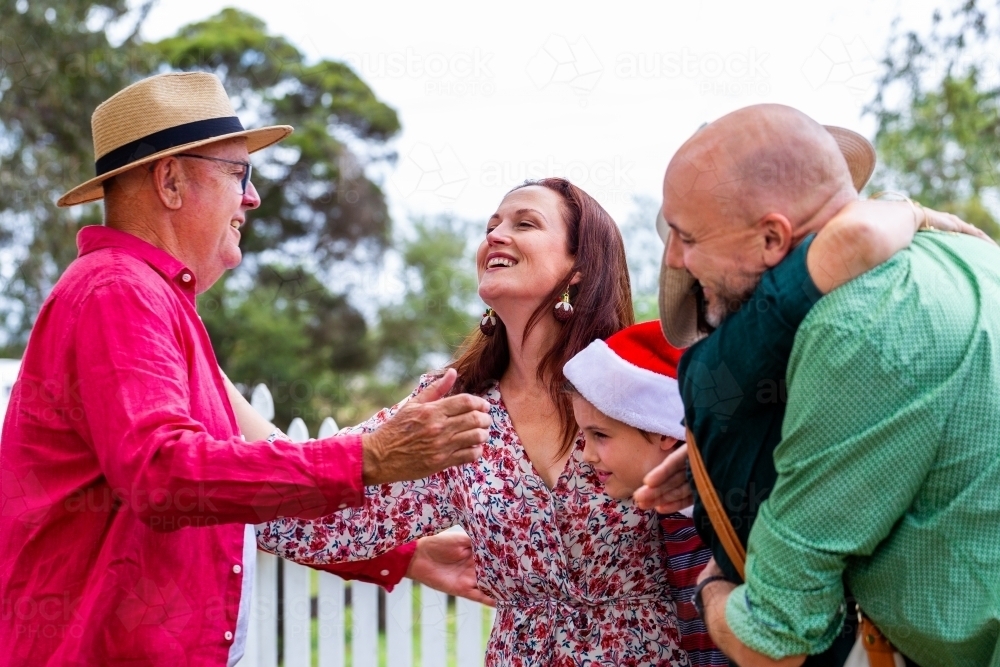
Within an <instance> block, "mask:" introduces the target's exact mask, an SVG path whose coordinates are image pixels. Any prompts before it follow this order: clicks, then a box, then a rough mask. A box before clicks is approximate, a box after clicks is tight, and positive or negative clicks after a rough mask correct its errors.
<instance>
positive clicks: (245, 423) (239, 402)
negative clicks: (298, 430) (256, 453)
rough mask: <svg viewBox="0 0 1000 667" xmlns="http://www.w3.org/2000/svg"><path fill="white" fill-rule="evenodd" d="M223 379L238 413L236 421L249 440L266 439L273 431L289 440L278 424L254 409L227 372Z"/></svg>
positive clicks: (230, 399)
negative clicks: (227, 375)
mask: <svg viewBox="0 0 1000 667" xmlns="http://www.w3.org/2000/svg"><path fill="white" fill-rule="evenodd" d="M222 380H223V381H224V382H225V383H226V393H227V394H228V395H229V402H230V403H231V404H232V406H233V413H235V415H236V423H237V424H238V425H239V427H240V433H242V434H243V437H244V438H245V439H246V440H247V442H256V441H258V440H266V439H267V438H268V437H270V436H271V434H272V433H277V434H278V437H280V438H282V439H286V440H287V437H286V436H285V434H284V433H282V432H281V430H280V429H279V428H278V427H277V426H275V425H274V424H272V423H271V422H269V421H267V420H266V419H264V418H263V417H261V416H260V414H259V413H258V412H257V411H256V410H254V409H253V406H251V405H250V404H249V403H248V402H247V399H245V398H243V394H241V393H240V392H239V391H238V390H237V389H236V387H235V386H233V383H232V382H230V381H229V378H228V377H226V374H225V373H223V374H222Z"/></svg>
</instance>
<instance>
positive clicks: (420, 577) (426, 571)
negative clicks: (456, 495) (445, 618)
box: [406, 529, 496, 607]
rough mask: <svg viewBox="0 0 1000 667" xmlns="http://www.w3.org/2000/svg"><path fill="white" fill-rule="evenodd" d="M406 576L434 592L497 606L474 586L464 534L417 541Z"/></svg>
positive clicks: (468, 544)
mask: <svg viewBox="0 0 1000 667" xmlns="http://www.w3.org/2000/svg"><path fill="white" fill-rule="evenodd" d="M406 576H408V577H409V578H410V579H413V580H414V581H416V582H418V583H420V584H422V585H424V586H429V587H430V588H433V589H434V590H436V591H441V592H442V593H447V594H448V595H457V596H459V597H463V598H466V599H468V600H472V601H473V602H479V603H481V604H485V605H489V606H490V607H495V606H496V602H495V601H494V600H493V598H491V597H489V596H488V595H486V594H485V593H483V592H482V591H481V590H479V586H478V585H477V584H476V581H477V580H476V561H475V557H474V552H473V551H472V540H470V539H469V536H468V535H467V534H466V533H465V531H463V530H454V529H450V530H446V531H444V532H443V533H438V534H437V535H432V536H430V537H421V538H420V539H419V540H417V550H416V552H414V554H413V560H411V561H410V566H409V567H408V568H407V569H406Z"/></svg>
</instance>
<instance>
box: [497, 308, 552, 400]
mask: <svg viewBox="0 0 1000 667" xmlns="http://www.w3.org/2000/svg"><path fill="white" fill-rule="evenodd" d="M529 318H530V314H529V315H528V316H527V317H525V318H524V319H523V321H517V320H515V321H514V322H508V320H507V319H504V326H505V328H506V329H507V347H508V350H509V351H510V363H509V364H508V365H507V370H506V371H504V374H503V377H502V378H501V381H502V383H503V384H504V385H506V386H507V387H508V388H517V389H526V388H529V387H532V388H534V387H536V386H537V387H541V388H544V389H546V390H547V389H548V383H549V380H550V379H551V378H549V377H542V378H539V376H538V367H539V366H540V365H541V363H542V359H543V358H544V357H545V355H546V354H547V353H548V351H549V350H550V349H551V348H552V344H553V342H554V341H555V339H556V337H557V336H558V335H559V326H560V325H559V323H558V322H556V320H555V318H554V317H552V316H550V315H548V314H545V315H543V316H542V317H541V318H540V319H539V320H538V321H537V322H536V323H535V326H534V327H532V329H531V331H530V332H528V335H527V337H525V327H526V326H527V323H528V319H529Z"/></svg>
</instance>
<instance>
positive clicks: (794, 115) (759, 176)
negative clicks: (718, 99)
mask: <svg viewBox="0 0 1000 667" xmlns="http://www.w3.org/2000/svg"><path fill="white" fill-rule="evenodd" d="M856 198H857V193H856V192H855V190H854V186H853V184H852V181H851V174H850V171H849V170H848V168H847V162H846V161H845V160H844V157H843V155H842V154H841V152H840V149H839V148H838V147H837V143H836V141H834V139H833V136H832V135H830V133H829V132H827V131H826V130H825V129H824V128H823V126H821V125H820V124H818V123H817V122H816V121H814V120H812V119H811V118H809V117H808V116H806V115H805V114H803V113H802V112H800V111H797V110H795V109H792V108H791V107H786V106H781V105H777V104H762V105H756V106H751V107H746V108H744V109H740V110H738V111H734V112H733V113H730V114H728V115H726V116H723V117H722V118H720V119H719V120H717V121H715V122H713V123H710V124H709V125H706V126H705V127H704V128H702V129H701V130H699V131H698V132H697V133H696V134H695V135H694V136H693V137H691V138H690V139H689V140H688V141H687V142H686V143H685V144H684V145H683V146H681V148H680V149H679V150H678V151H677V153H676V154H675V155H674V157H673V159H671V161H670V165H669V166H668V167H667V173H666V176H665V177H664V181H663V214H664V218H665V219H666V221H667V223H668V224H669V225H670V227H671V229H672V233H671V243H670V247H669V248H668V261H669V263H670V265H671V266H674V267H675V268H681V267H686V268H687V269H688V270H689V271H690V272H691V273H692V275H694V277H695V278H696V279H698V281H699V282H700V283H701V284H702V287H703V288H704V290H705V296H706V298H707V300H708V319H709V322H710V323H712V324H714V325H716V326H717V325H718V323H719V322H721V320H722V319H723V318H724V317H725V316H726V314H728V312H730V311H731V310H732V309H733V308H734V307H738V305H739V304H741V303H742V302H743V301H745V300H746V299H747V298H749V296H750V294H751V293H752V292H753V289H754V288H755V287H756V285H757V282H758V281H759V279H760V275H761V274H762V273H763V272H764V271H766V270H767V269H768V268H770V267H771V266H774V265H776V264H777V263H778V262H780V261H781V260H782V259H783V258H784V256H785V255H786V254H787V253H788V252H789V250H791V248H793V247H794V246H795V245H796V244H797V243H798V241H799V240H801V239H802V238H803V237H804V236H806V235H807V234H809V233H811V232H813V231H817V230H818V229H819V228H820V227H822V225H824V224H825V223H826V222H827V221H828V220H829V219H830V218H832V217H833V215H834V214H835V213H836V212H837V211H838V210H840V208H842V207H843V206H845V205H846V204H847V203H849V202H850V201H851V200H853V199H856Z"/></svg>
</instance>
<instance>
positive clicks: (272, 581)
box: [240, 384, 278, 667]
mask: <svg viewBox="0 0 1000 667" xmlns="http://www.w3.org/2000/svg"><path fill="white" fill-rule="evenodd" d="M250 405H251V406H252V407H253V409H254V410H256V411H257V414H259V415H260V416H261V417H263V418H264V419H267V420H268V421H271V420H272V419H274V399H273V398H272V397H271V392H270V391H269V390H268V388H267V387H266V386H265V385H263V384H258V385H257V386H256V387H254V389H253V393H252V394H251V396H250ZM254 569H255V574H254V582H253V594H252V595H251V598H250V625H249V627H248V628H247V650H246V653H244V655H243V659H242V660H241V661H240V665H241V666H242V665H246V667H278V613H277V612H278V557H277V556H274V555H272V554H268V553H264V552H263V551H258V552H257V562H256V563H255V567H254Z"/></svg>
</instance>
